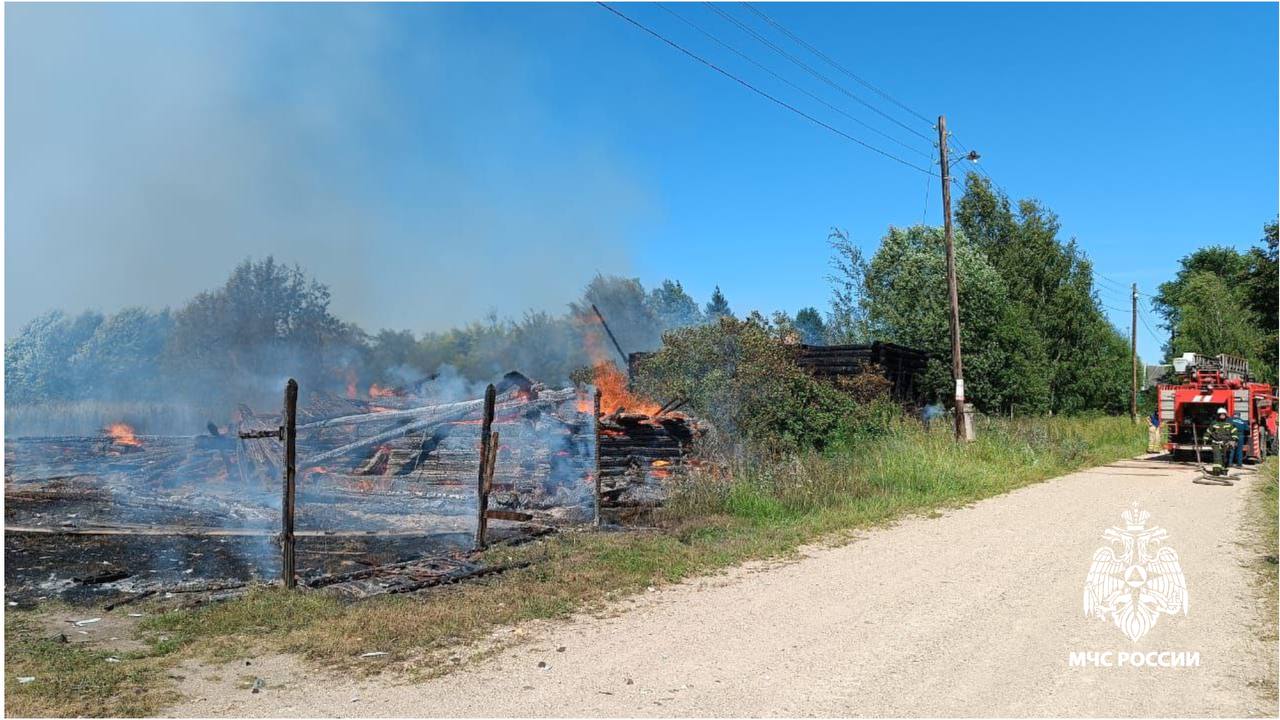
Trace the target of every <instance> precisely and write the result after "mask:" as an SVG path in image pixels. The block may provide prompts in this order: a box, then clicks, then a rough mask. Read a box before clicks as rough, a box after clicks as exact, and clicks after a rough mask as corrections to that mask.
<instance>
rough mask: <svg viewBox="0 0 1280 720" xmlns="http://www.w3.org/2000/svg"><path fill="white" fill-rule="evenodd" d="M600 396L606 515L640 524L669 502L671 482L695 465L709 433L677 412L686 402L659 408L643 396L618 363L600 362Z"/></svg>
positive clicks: (602, 508)
mask: <svg viewBox="0 0 1280 720" xmlns="http://www.w3.org/2000/svg"><path fill="white" fill-rule="evenodd" d="M594 376H595V377H594V379H595V382H596V385H597V387H598V388H599V391H600V412H601V416H600V420H599V426H598V427H599V448H598V451H597V452H598V453H599V455H600V513H601V515H602V516H603V518H604V519H607V520H609V521H612V522H625V521H628V520H631V519H639V518H641V517H643V516H644V515H645V514H646V513H647V512H648V511H650V510H652V509H654V508H656V507H659V506H660V505H662V503H663V502H664V501H665V500H666V497H667V493H668V488H669V482H668V481H669V480H670V479H671V478H672V477H673V475H674V474H676V473H681V472H683V471H684V470H685V469H686V467H687V466H688V465H689V464H691V463H692V462H694V460H693V457H694V455H693V453H694V445H695V442H696V441H697V440H698V439H699V438H700V437H701V436H702V435H703V433H704V431H705V430H704V428H703V427H702V425H701V424H699V423H698V422H697V421H696V420H694V419H693V418H691V417H690V416H688V415H686V414H684V413H681V412H677V411H676V408H677V407H679V406H680V405H681V404H682V403H681V402H680V401H678V400H677V401H672V402H669V403H667V404H666V405H659V404H658V403H656V402H653V401H652V400H647V399H645V398H642V397H639V396H637V395H635V394H634V393H632V392H631V391H630V389H628V387H627V382H626V378H625V377H624V376H623V375H622V372H621V371H620V370H618V369H617V368H616V367H615V366H614V365H613V364H612V363H598V364H597V365H596V367H595V372H594Z"/></svg>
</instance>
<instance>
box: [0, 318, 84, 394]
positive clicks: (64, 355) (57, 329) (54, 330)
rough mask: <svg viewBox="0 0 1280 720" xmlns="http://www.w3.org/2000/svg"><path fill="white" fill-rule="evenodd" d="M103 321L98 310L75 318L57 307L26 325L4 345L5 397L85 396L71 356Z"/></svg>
mask: <svg viewBox="0 0 1280 720" xmlns="http://www.w3.org/2000/svg"><path fill="white" fill-rule="evenodd" d="M102 321H103V317H102V315H100V314H98V313H93V312H86V313H82V314H81V315H79V316H77V317H74V318H72V317H68V316H67V314H66V313H64V312H62V311H61V310H53V311H50V312H47V313H45V314H43V315H41V316H39V317H37V318H35V319H34V320H32V321H31V322H29V323H27V324H26V325H24V326H23V328H22V330H20V331H19V332H18V334H17V335H16V336H15V337H14V338H13V339H11V340H9V341H7V342H5V345H4V384H5V400H6V401H7V402H16V403H21V402H38V401H42V400H70V399H76V398H79V397H81V395H82V390H81V388H80V384H79V382H78V378H77V377H76V375H75V371H74V369H73V366H72V362H71V358H72V357H73V356H75V354H76V352H77V351H78V350H79V349H80V346H81V345H83V344H84V343H85V342H87V341H88V340H89V338H91V337H92V336H93V333H94V332H95V331H96V330H97V329H98V326H99V325H101V324H102Z"/></svg>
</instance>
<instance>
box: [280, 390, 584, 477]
mask: <svg viewBox="0 0 1280 720" xmlns="http://www.w3.org/2000/svg"><path fill="white" fill-rule="evenodd" d="M574 392H575V391H574V390H572V389H570V390H565V391H561V392H557V393H545V394H543V395H541V396H539V398H538V399H537V400H524V399H518V400H511V401H509V402H505V403H502V404H501V405H495V412H496V411H497V410H502V411H504V412H505V411H507V410H518V409H521V408H523V407H525V406H540V405H544V404H545V405H547V406H552V405H554V403H556V402H562V401H564V400H567V399H569V398H571V397H573V396H574ZM484 403H485V401H484V400H468V401H466V402H464V403H451V404H450V405H447V406H445V405H436V406H434V407H435V408H441V407H450V408H452V409H451V410H448V411H447V412H441V413H438V414H435V415H431V416H429V417H425V418H421V419H419V420H417V421H415V422H411V423H408V424H406V425H401V426H399V427H395V428H392V429H390V430H387V431H385V432H381V433H378V434H376V435H371V436H369V437H367V438H362V439H360V440H356V441H355V442H350V443H347V444H346V445H343V446H341V447H337V448H334V449H332V450H328V451H326V452H322V453H320V454H319V455H313V456H312V457H309V458H307V459H306V462H304V463H303V465H304V466H305V467H315V466H316V465H320V464H322V463H324V462H325V461H327V460H332V459H333V458H336V457H341V456H343V455H346V454H347V453H350V452H354V451H356V450H359V449H361V448H365V447H368V446H370V445H375V444H381V443H384V442H386V441H388V440H392V439H394V438H398V437H401V436H403V435H407V434H409V433H411V432H419V431H421V432H426V431H427V430H428V429H430V428H432V427H435V426H436V425H443V424H445V423H449V422H454V421H457V420H462V419H464V418H466V417H467V416H468V415H470V414H472V413H474V412H476V411H477V410H483V409H484V406H485V405H484ZM390 414H391V413H373V415H374V417H377V416H379V415H390ZM351 417H367V416H364V415H354V416H351ZM336 419H341V418H336ZM325 422H329V421H325Z"/></svg>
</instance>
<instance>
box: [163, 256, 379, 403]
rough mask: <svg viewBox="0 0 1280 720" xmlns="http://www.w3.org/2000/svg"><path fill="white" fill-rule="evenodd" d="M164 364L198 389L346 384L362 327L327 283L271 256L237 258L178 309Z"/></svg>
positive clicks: (260, 390) (249, 392) (260, 393)
mask: <svg viewBox="0 0 1280 720" xmlns="http://www.w3.org/2000/svg"><path fill="white" fill-rule="evenodd" d="M173 325H174V327H173V333H172V335H171V337H170V340H169V343H168V346H167V348H166V350H165V361H166V365H167V367H168V368H169V369H170V370H172V371H173V372H174V373H175V376H176V377H180V378H183V379H184V380H185V382H184V383H183V384H182V385H183V388H184V389H187V390H189V391H192V392H194V393H196V394H198V395H202V396H207V395H208V394H210V393H214V392H217V393H230V394H231V395H232V396H233V397H240V398H244V399H248V398H250V397H252V398H255V399H256V398H262V399H263V400H264V401H265V399H266V398H270V397H273V396H274V395H275V394H278V392H279V389H280V385H281V382H282V379H283V378H286V377H294V378H297V380H298V381H299V383H302V384H303V386H304V387H306V388H308V390H311V389H330V390H341V389H344V388H345V386H346V382H347V377H348V374H349V372H350V371H352V370H353V368H354V367H355V366H356V365H357V364H358V362H359V357H358V352H359V351H358V349H357V348H358V347H360V346H361V345H362V344H363V341H364V337H363V333H361V332H360V331H359V329H358V328H356V327H354V326H352V325H348V324H346V323H343V322H342V321H340V320H339V319H338V318H336V317H334V316H333V315H332V314H331V313H330V312H329V289H328V288H327V287H325V286H324V285H322V284H320V283H319V282H316V281H315V280H312V279H310V278H309V277H307V275H306V274H305V273H304V272H303V271H302V269H301V268H299V267H297V266H296V265H295V266H293V267H289V266H286V265H282V264H279V263H277V262H276V261H275V259H274V258H272V257H267V259H265V260H262V261H258V262H253V261H251V260H245V261H244V262H242V263H241V264H240V265H238V266H236V268H235V270H233V271H232V273H231V277H230V278H228V279H227V282H226V283H225V284H224V285H223V286H222V287H221V288H219V289H217V290H213V291H210V292H202V293H200V294H199V295H197V296H196V297H195V298H194V299H193V300H192V301H191V302H190V303H188V304H187V305H186V306H184V307H183V308H181V309H180V310H178V311H177V312H175V313H174V315H173Z"/></svg>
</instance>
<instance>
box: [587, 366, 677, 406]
mask: <svg viewBox="0 0 1280 720" xmlns="http://www.w3.org/2000/svg"><path fill="white" fill-rule="evenodd" d="M595 384H596V387H597V388H599V389H600V412H601V413H604V414H606V415H607V414H609V413H611V412H616V411H618V410H621V409H624V408H625V409H626V410H627V412H634V413H644V414H645V415H657V414H658V411H659V410H661V409H662V406H661V405H659V404H658V403H656V402H654V401H652V400H649V399H647V398H642V397H640V396H639V395H635V394H633V393H632V392H631V391H630V390H628V389H627V377H626V375H623V374H622V371H621V370H619V369H618V366H617V365H614V364H613V363H611V362H607V361H605V362H597V363H596V365H595Z"/></svg>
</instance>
